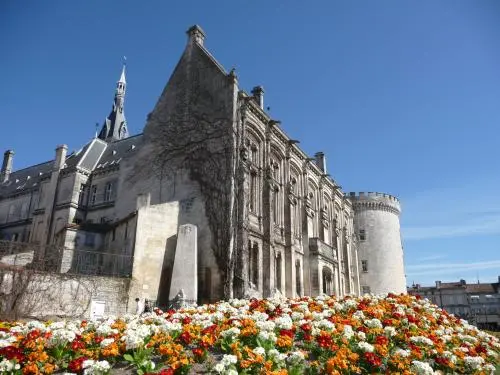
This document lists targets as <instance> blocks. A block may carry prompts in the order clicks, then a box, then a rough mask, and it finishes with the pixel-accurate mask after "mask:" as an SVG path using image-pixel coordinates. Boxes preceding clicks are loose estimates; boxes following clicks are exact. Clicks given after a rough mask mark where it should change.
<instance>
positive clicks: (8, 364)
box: [0, 358, 21, 374]
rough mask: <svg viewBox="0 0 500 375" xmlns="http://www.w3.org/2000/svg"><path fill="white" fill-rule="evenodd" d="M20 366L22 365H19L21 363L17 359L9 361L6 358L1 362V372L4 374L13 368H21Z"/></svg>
mask: <svg viewBox="0 0 500 375" xmlns="http://www.w3.org/2000/svg"><path fill="white" fill-rule="evenodd" d="M20 368H21V366H20V365H19V363H17V362H15V361H9V360H7V359H5V358H4V359H3V360H2V362H0V373H2V374H4V373H9V372H11V371H12V370H19V369H20Z"/></svg>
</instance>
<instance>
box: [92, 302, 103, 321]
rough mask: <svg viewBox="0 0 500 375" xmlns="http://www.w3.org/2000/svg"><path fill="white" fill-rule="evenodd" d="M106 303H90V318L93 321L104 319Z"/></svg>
mask: <svg viewBox="0 0 500 375" xmlns="http://www.w3.org/2000/svg"><path fill="white" fill-rule="evenodd" d="M105 308H106V302H104V301H94V300H93V301H91V303H90V317H91V318H92V319H99V318H103V317H104V310H105Z"/></svg>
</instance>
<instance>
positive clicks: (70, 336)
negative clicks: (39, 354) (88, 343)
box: [49, 328, 76, 346]
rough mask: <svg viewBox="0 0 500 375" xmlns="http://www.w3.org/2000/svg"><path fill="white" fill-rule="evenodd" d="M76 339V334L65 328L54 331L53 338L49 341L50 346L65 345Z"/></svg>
mask: <svg viewBox="0 0 500 375" xmlns="http://www.w3.org/2000/svg"><path fill="white" fill-rule="evenodd" d="M75 338H76V334H75V332H73V331H70V330H68V329H65V328H61V329H56V330H54V331H52V336H51V337H50V340H49V346H58V345H65V344H67V343H69V342H71V341H73V340H74V339H75Z"/></svg>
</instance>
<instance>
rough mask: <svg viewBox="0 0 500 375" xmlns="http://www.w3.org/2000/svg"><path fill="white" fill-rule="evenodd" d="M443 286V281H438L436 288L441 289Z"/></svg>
mask: <svg viewBox="0 0 500 375" xmlns="http://www.w3.org/2000/svg"><path fill="white" fill-rule="evenodd" d="M440 288H441V281H436V289H440Z"/></svg>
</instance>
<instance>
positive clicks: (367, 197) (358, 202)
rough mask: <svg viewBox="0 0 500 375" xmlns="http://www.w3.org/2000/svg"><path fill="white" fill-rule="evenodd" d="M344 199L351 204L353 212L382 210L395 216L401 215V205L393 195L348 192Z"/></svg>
mask: <svg viewBox="0 0 500 375" xmlns="http://www.w3.org/2000/svg"><path fill="white" fill-rule="evenodd" d="M346 197H347V198H348V199H349V200H350V201H351V202H352V205H353V207H354V210H355V211H361V210H382V211H389V212H392V213H394V214H395V215H398V216H399V215H400V214H401V203H400V202H399V199H398V198H396V197H395V196H393V195H390V194H385V193H377V192H360V193H355V192H350V193H348V194H346Z"/></svg>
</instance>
